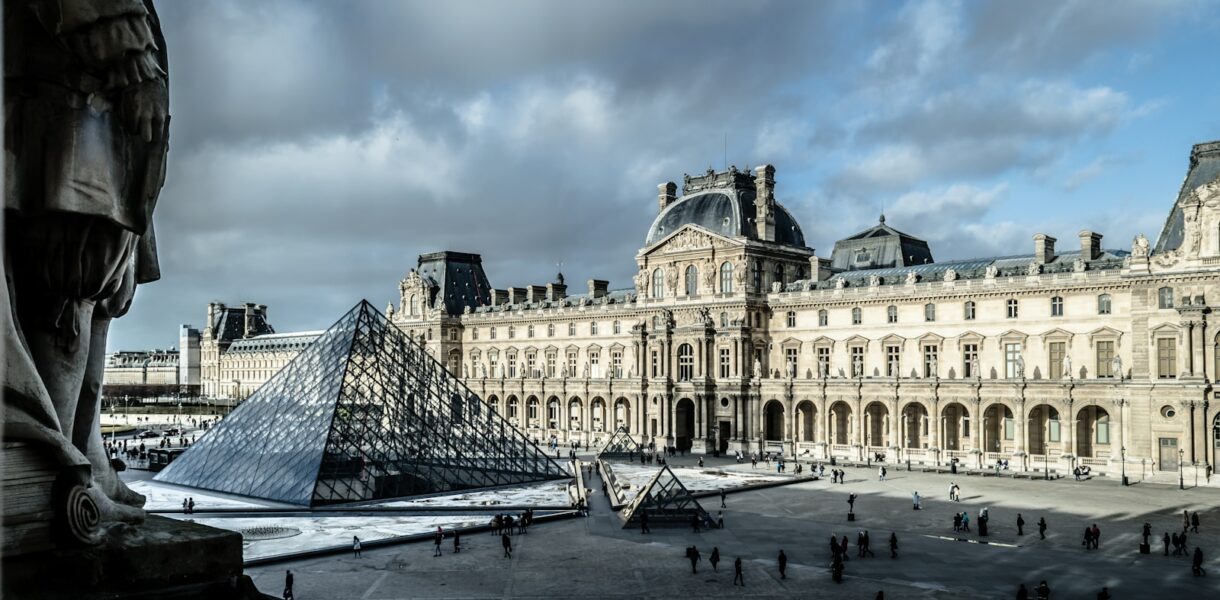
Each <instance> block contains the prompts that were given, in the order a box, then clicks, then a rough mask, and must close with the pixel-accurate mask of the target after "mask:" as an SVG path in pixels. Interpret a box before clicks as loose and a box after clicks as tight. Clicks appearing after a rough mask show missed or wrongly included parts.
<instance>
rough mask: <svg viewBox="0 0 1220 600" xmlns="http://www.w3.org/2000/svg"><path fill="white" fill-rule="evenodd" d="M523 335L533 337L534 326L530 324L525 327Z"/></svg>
mask: <svg viewBox="0 0 1220 600" xmlns="http://www.w3.org/2000/svg"><path fill="white" fill-rule="evenodd" d="M525 337H534V326H533V325H530V326H529V327H527V328H525Z"/></svg>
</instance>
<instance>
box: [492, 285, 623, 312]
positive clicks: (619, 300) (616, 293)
mask: <svg viewBox="0 0 1220 600" xmlns="http://www.w3.org/2000/svg"><path fill="white" fill-rule="evenodd" d="M582 299H583V300H584V301H585V303H586V304H588V305H590V306H597V305H601V304H632V303H634V302H635V300H636V293H635V289H634V288H627V289H622V290H610V291H608V292H606V295H605V296H602V297H600V298H590V297H589V296H587V295H584V294H582V295H579V296H568V297H566V298H560V299H559V300H543V301H541V302H519V303H517V304H500V305H498V306H480V307H478V308H476V309H474V312H476V313H496V312H508V311H513V310H526V309H533V308H559V307H564V306H566V307H571V306H580V302H581V300H582Z"/></svg>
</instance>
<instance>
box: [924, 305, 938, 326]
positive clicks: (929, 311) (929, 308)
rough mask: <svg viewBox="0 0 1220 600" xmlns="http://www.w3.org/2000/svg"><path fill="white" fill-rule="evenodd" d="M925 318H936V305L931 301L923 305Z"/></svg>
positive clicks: (927, 319) (933, 319) (931, 319)
mask: <svg viewBox="0 0 1220 600" xmlns="http://www.w3.org/2000/svg"><path fill="white" fill-rule="evenodd" d="M923 320H925V321H928V322H932V321H935V320H936V305H935V304H932V303H931V302H929V303H927V304H925V305H923Z"/></svg>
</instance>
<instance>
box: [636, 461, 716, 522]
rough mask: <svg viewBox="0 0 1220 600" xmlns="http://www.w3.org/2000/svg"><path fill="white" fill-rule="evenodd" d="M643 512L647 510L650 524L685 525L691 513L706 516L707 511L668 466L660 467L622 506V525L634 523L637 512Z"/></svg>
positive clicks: (703, 518)
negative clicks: (636, 493)
mask: <svg viewBox="0 0 1220 600" xmlns="http://www.w3.org/2000/svg"><path fill="white" fill-rule="evenodd" d="M645 512H647V513H648V521H649V522H650V523H664V522H671V523H673V522H676V523H681V524H687V523H690V521H691V517H693V516H695V515H698V516H699V519H700V520H705V519H707V518H708V514H707V511H706V510H703V507H702V506H700V505H699V501H698V500H695V497H694V496H692V495H691V493H690V490H687V489H686V486H684V485H682V482H681V481H679V480H678V476H677V475H674V472H673V471H670V470H669V465H665V466H663V467H661V470H660V471H657V474H656V475H653V477H652V480H650V481H649V482H648V485H647V486H646V487H645V488H644V489H643V490H641V491H640V493H639V495H637V496H636V497H635V498H634V499H633V500H632V501H631V502H630V503H629V504H627V508H625V509H623V514H624V515H626V516H627V522H626V523H624V524H623V527H630V526H632V525H635V524H638V523H639V522H640V515H641V514H643V513H645Z"/></svg>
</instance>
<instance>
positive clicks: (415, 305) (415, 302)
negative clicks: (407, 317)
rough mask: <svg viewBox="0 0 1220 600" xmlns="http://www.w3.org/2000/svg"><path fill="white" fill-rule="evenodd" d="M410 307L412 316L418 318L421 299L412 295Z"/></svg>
mask: <svg viewBox="0 0 1220 600" xmlns="http://www.w3.org/2000/svg"><path fill="white" fill-rule="evenodd" d="M409 306H410V307H411V316H412V317H418V316H419V298H418V297H416V296H415V294H411V302H410V304H409Z"/></svg>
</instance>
